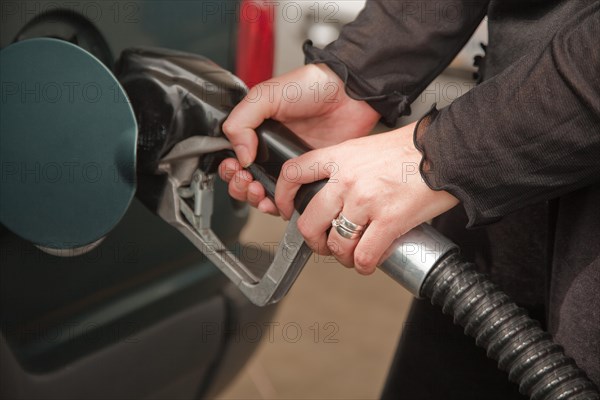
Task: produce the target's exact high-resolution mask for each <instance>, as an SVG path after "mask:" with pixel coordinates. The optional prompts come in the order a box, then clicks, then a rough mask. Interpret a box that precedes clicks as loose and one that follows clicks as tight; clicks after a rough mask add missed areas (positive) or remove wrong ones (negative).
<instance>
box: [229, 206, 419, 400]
mask: <svg viewBox="0 0 600 400" xmlns="http://www.w3.org/2000/svg"><path fill="white" fill-rule="evenodd" d="M284 226H285V225H284V223H283V222H282V221H280V220H279V219H278V218H274V217H269V216H265V215H262V214H259V213H257V212H254V213H253V214H252V216H251V221H250V223H249V224H248V226H247V228H246V230H245V231H244V233H243V239H244V240H245V241H246V242H248V241H252V242H254V243H268V242H272V241H277V240H278V238H280V237H281V232H282V231H283V228H284ZM410 299H411V296H410V294H408V292H406V291H405V290H404V289H402V288H401V287H399V286H398V285H397V284H395V283H394V282H393V281H392V280H391V279H390V278H388V277H387V276H386V275H385V274H384V273H381V272H379V271H378V272H377V273H376V274H375V275H373V276H370V277H363V276H360V275H358V274H357V273H356V272H354V271H353V270H347V269H345V268H344V267H342V266H341V265H339V264H337V263H335V262H333V261H332V260H330V259H325V258H324V257H317V256H315V257H314V258H313V260H311V262H309V264H308V265H307V266H306V267H305V269H304V271H303V273H302V274H301V275H300V277H299V278H298V281H297V282H296V284H295V286H294V287H293V288H292V290H291V292H290V293H289V294H288V296H287V297H286V298H285V299H284V301H283V303H282V304H281V307H280V308H279V310H278V313H277V315H276V316H275V318H274V321H273V325H271V328H270V329H271V332H272V335H270V337H269V336H267V340H266V341H264V342H263V343H262V345H261V346H260V348H259V349H258V351H257V352H256V353H255V354H254V356H253V358H252V359H251V360H250V362H249V363H248V364H247V366H246V368H245V369H244V370H243V371H242V372H241V373H240V374H239V376H238V377H237V378H236V380H235V381H234V382H233V384H232V385H231V386H229V387H228V388H227V389H226V390H225V391H224V392H223V393H221V394H220V397H219V398H220V399H236V400H237V399H317V398H318V399H375V398H378V396H379V393H380V391H381V388H382V385H383V383H384V380H385V377H386V372H387V369H388V367H389V364H390V362H391V359H392V356H393V352H394V350H395V347H396V342H397V340H398V337H399V333H400V330H401V328H402V324H403V322H404V319H405V316H406V312H407V310H408V306H409V305H410Z"/></svg>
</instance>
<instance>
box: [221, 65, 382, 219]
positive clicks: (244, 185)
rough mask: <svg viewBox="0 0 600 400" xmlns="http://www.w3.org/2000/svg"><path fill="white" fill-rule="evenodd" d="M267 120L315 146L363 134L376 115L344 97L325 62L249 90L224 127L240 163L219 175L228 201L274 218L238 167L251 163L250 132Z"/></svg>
mask: <svg viewBox="0 0 600 400" xmlns="http://www.w3.org/2000/svg"><path fill="white" fill-rule="evenodd" d="M268 118H272V119H275V120H277V121H280V122H283V123H284V124H285V125H286V126H287V127H288V128H290V129H291V130H292V131H293V132H295V133H296V134H297V135H299V136H300V137H301V138H302V139H304V140H305V141H306V142H307V143H308V144H310V145H311V146H313V147H317V148H318V147H324V146H330V145H333V144H336V143H341V142H343V141H345V140H348V139H352V138H356V137H360V136H365V135H367V134H368V133H369V132H370V131H371V129H373V127H374V126H375V124H376V123H377V121H378V120H379V118H380V116H379V114H378V113H377V112H376V111H375V110H373V109H372V108H371V107H370V106H369V105H368V104H367V103H366V102H364V101H357V100H354V99H352V98H351V97H349V96H348V95H347V94H346V91H345V89H344V83H343V82H342V81H341V80H340V78H339V77H338V76H337V75H336V74H335V73H334V72H333V71H332V70H331V69H329V67H327V66H326V65H324V64H318V65H306V66H304V67H301V68H298V69H296V70H294V71H292V72H290V73H288V74H285V75H282V76H281V77H278V78H273V79H271V80H269V81H267V82H263V83H261V84H259V85H257V86H256V87H254V88H252V89H251V90H250V92H249V93H248V95H247V96H246V98H245V99H244V100H242V102H241V103H240V104H238V106H237V107H235V109H234V110H233V111H232V112H231V114H230V116H229V118H228V119H227V121H225V123H224V124H223V131H224V132H225V135H226V136H227V137H228V139H229V140H230V141H231V143H232V144H233V147H234V150H235V153H236V156H237V158H238V160H239V161H238V160H235V159H227V160H225V161H223V163H222V164H221V166H220V168H219V173H220V176H221V178H222V179H224V180H225V181H226V182H229V194H230V195H231V196H232V197H233V198H235V199H237V200H240V201H248V202H249V203H250V205H252V206H254V207H257V208H258V209H259V210H261V211H263V212H268V213H271V214H278V212H277V209H276V207H275V205H274V204H273V203H272V202H271V201H270V200H269V199H268V198H265V191H264V189H263V187H262V185H261V184H260V183H258V182H254V181H253V179H252V176H251V175H250V173H249V172H248V171H245V170H243V168H242V165H243V166H248V165H249V164H251V163H252V162H253V161H254V158H255V157H256V148H257V145H258V140H257V137H256V133H255V131H254V130H255V129H256V128H257V127H258V126H259V125H260V124H262V123H263V121H264V120H266V119H268Z"/></svg>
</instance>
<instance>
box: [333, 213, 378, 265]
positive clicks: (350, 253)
mask: <svg viewBox="0 0 600 400" xmlns="http://www.w3.org/2000/svg"><path fill="white" fill-rule="evenodd" d="M363 210H364V208H361V207H349V206H348V203H346V204H345V206H344V209H343V210H342V212H341V213H340V215H343V216H344V217H345V218H346V219H347V220H348V221H350V222H352V223H354V224H357V225H362V226H363V227H366V226H367V224H368V223H369V216H368V215H367V214H366V212H364V211H363ZM336 217H338V216H336ZM361 240H362V238H361V237H358V238H355V239H348V238H345V237H343V236H342V235H340V233H339V232H338V229H337V228H335V227H334V228H332V229H331V233H330V234H329V240H328V241H327V246H328V247H329V249H330V250H331V252H332V253H333V255H334V256H335V258H337V260H338V261H339V262H340V263H341V264H343V265H345V266H347V267H352V266H354V251H355V249H356V247H357V246H358V244H359V243H360V241H361Z"/></svg>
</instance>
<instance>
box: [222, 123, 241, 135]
mask: <svg viewBox="0 0 600 400" xmlns="http://www.w3.org/2000/svg"><path fill="white" fill-rule="evenodd" d="M237 131H238V126H237V124H236V123H235V122H233V121H232V120H231V119H228V120H226V121H225V122H224V123H223V133H225V136H227V137H233V136H235V133H236V132H237Z"/></svg>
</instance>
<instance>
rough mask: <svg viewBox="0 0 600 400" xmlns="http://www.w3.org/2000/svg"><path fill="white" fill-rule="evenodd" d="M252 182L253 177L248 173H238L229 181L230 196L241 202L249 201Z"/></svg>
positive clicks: (242, 171) (244, 171) (243, 171)
mask: <svg viewBox="0 0 600 400" xmlns="http://www.w3.org/2000/svg"><path fill="white" fill-rule="evenodd" d="M252 180H253V179H252V175H251V174H250V173H249V172H248V171H246V170H241V171H239V172H236V173H235V174H234V176H233V178H232V179H231V181H229V195H230V196H231V197H233V198H234V199H236V200H239V201H244V202H245V201H248V186H249V185H250V182H252Z"/></svg>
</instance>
